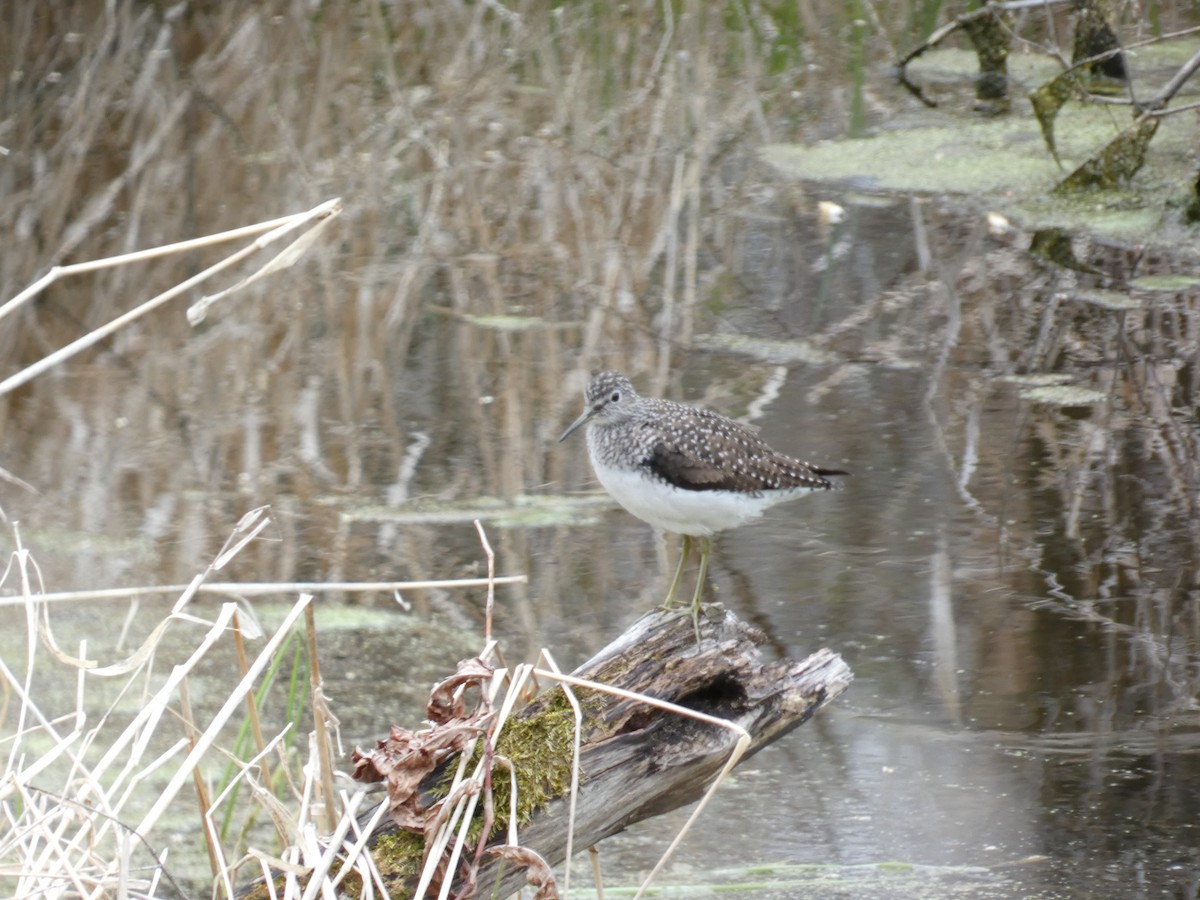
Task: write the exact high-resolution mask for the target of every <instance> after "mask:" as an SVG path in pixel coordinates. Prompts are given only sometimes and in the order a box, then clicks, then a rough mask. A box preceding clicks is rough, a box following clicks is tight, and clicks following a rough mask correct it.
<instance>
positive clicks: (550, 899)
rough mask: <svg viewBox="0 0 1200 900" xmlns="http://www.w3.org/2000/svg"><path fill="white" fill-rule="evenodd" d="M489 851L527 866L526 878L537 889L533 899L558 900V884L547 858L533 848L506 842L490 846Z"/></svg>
mask: <svg viewBox="0 0 1200 900" xmlns="http://www.w3.org/2000/svg"><path fill="white" fill-rule="evenodd" d="M487 853H490V854H494V855H496V856H502V857H504V859H507V860H508V861H509V862H511V863H513V864H514V865H518V866H523V867H524V868H525V878H526V880H527V882H528V884H529V886H530V887H532V888H534V890H535V893H534V895H533V900H558V884H557V883H556V882H555V880H554V873H553V872H551V871H550V866H548V865H547V864H546V860H544V859H543V858H542V857H541V856H540V855H539V854H537V853H535V852H534V851H533V850H530V849H529V848H528V847H514V846H513V845H511V844H504V845H503V846H500V847H489V848H488V849H487Z"/></svg>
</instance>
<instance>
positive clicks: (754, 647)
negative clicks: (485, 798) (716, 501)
mask: <svg viewBox="0 0 1200 900" xmlns="http://www.w3.org/2000/svg"><path fill="white" fill-rule="evenodd" d="M702 625H703V628H702V637H701V640H700V642H699V643H697V641H696V636H695V632H694V630H693V626H692V620H691V617H690V616H688V615H681V614H680V613H679V612H674V611H673V612H662V611H659V612H654V613H651V614H649V615H647V616H644V617H643V618H641V619H639V620H638V621H637V622H635V623H634V624H633V626H631V627H630V628H629V630H628V631H626V632H625V633H624V634H622V635H621V636H620V637H618V638H617V639H616V640H615V641H613V643H611V644H610V645H609V646H607V647H605V648H604V649H603V650H601V651H600V652H599V653H598V654H596V656H594V657H593V658H592V659H590V660H589V661H588V662H586V663H584V664H583V665H582V666H580V667H579V668H578V669H577V670H576V671H575V672H574V673H573V674H574V675H575V677H577V678H580V679H586V680H588V681H594V682H600V683H603V684H606V685H609V686H612V687H617V688H622V689H624V690H626V691H631V692H636V693H640V694H646V695H649V696H651V697H655V698H657V699H660V700H664V701H668V702H671V703H675V704H678V705H680V706H683V707H687V708H689V709H692V710H695V711H698V712H702V713H707V714H708V715H711V716H716V717H719V718H721V719H725V720H728V721H730V722H733V723H736V724H737V725H739V726H741V727H742V728H743V729H745V731H746V732H748V733H749V735H750V738H751V743H750V746H749V749H748V750H747V751H746V754H745V756H743V757H742V759H746V758H748V757H749V756H751V755H753V754H754V753H755V752H757V751H758V750H760V749H762V748H763V747H765V746H766V745H767V744H769V743H771V742H772V741H775V740H777V739H779V738H780V737H782V736H783V735H785V734H787V733H788V732H789V731H791V730H792V729H793V728H796V727H797V726H799V725H802V724H803V723H804V722H805V721H807V720H808V718H809V717H811V716H812V714H813V713H815V712H816V711H817V710H818V709H820V708H821V707H822V706H824V705H825V704H826V703H828V702H830V701H831V700H833V699H834V698H835V697H837V696H838V695H840V694H841V693H842V691H844V690H845V689H846V687H847V686H848V685H849V683H850V681H851V679H852V677H853V676H852V674H851V672H850V669H849V668H848V667H847V666H846V664H845V663H844V662H843V661H842V659H841V657H839V656H838V655H837V654H835V653H833V652H831V651H829V650H819V651H817V652H816V653H814V654H812V655H811V656H809V657H808V658H806V659H804V660H801V661H799V662H796V661H790V660H780V661H776V662H770V661H767V660H764V659H763V655H762V653H761V652H760V648H761V646H762V645H763V643H764V642H765V640H766V638H765V636H764V635H763V634H762V633H761V632H759V631H758V630H757V629H755V628H753V627H752V626H750V625H748V624H746V623H744V622H741V621H740V620H738V619H737V618H736V617H735V616H734V615H733V614H732V613H729V612H727V611H726V610H724V609H723V608H722V607H720V606H711V607H707V608H706V609H705V617H704V618H703V619H702ZM574 692H575V694H576V696H577V697H578V698H579V699H580V700H581V701H582V702H583V705H584V710H585V715H584V723H583V731H582V749H581V753H580V772H581V774H580V784H579V792H578V797H577V800H576V812H575V828H574V843H573V846H574V848H575V849H576V850H582V849H583V848H586V847H588V846H591V845H593V844H595V843H596V842H598V841H600V840H602V839H603V838H605V837H608V836H609V835H612V834H615V833H617V832H619V831H621V830H623V829H624V828H626V827H627V826H629V825H631V824H633V823H635V822H639V821H641V820H643V819H647V818H649V817H651V816H655V815H659V814H662V813H664V812H668V811H670V810H673V809H676V808H678V807H680V806H683V805H685V804H687V803H690V802H692V801H694V800H696V799H698V798H699V797H700V796H701V795H702V794H703V793H704V791H705V790H706V789H707V788H708V787H709V785H710V784H711V783H712V780H713V779H714V778H715V777H716V776H717V774H718V773H719V772H720V770H721V768H722V766H723V765H724V764H725V761H726V760H727V759H728V757H729V755H730V752H731V751H732V750H733V748H734V746H735V744H736V743H737V739H738V738H737V735H736V734H735V733H734V732H732V731H731V730H730V729H728V728H723V727H719V726H716V725H712V724H709V723H704V722H701V721H698V720H695V719H691V718H685V717H682V716H679V715H677V714H674V713H671V712H668V711H664V710H662V709H659V708H655V707H652V706H649V705H647V704H646V703H645V702H642V701H640V700H631V699H625V698H620V697H616V696H614V695H612V694H608V693H604V692H601V691H595V690H588V689H579V688H575V689H574ZM564 701H565V698H564V696H563V694H562V693H561V690H560V689H558V688H554V689H552V690H548V691H545V692H543V694H542V695H541V696H540V697H539V698H538V699H537V700H535V701H534V702H533V703H531V704H530V705H529V706H528V707H526V708H525V709H524V710H522V711H521V712H520V713H519V715H518V720H519V722H520V723H521V729H522V730H521V731H519V732H518V733H522V734H525V735H530V734H537V733H538V731H537V729H538V728H539V727H540V726H541V725H542V724H543V723H544V724H545V727H546V728H547V729H561V728H563V727H564V725H565V727H566V728H567V730H568V732H570V731H571V729H573V723H574V719H573V717H572V716H569V715H567V714H566V709H567V708H566V707H565V706H564ZM537 743H539V744H545V745H547V746H553V747H554V748H556V750H555V751H554V752H555V753H556V754H557V756H558V757H560V758H558V759H554V760H546V759H545V758H544V757H541V758H539V759H540V761H539V762H537V763H528V764H525V766H524V767H525V768H526V769H531V770H536V771H525V772H519V777H520V778H523V779H527V780H530V781H533V782H540V789H541V790H543V791H545V790H546V789H547V787H548V785H549V786H550V790H549V793H550V796H549V798H548V799H546V800H545V801H544V802H541V803H540V804H539V805H538V808H536V809H535V810H532V811H529V814H528V820H527V821H523V822H522V823H521V825H520V843H521V846H522V847H525V848H528V849H531V850H534V851H536V853H538V854H539V855H540V856H541V857H542V858H543V859H545V860H546V861H547V862H548V863H549V864H550V865H551V866H557V865H558V864H560V863H561V862H562V861H563V859H564V857H565V855H566V848H567V809H568V800H567V797H566V791H565V789H564V784H563V779H562V778H561V777H557V776H550V775H547V774H546V771H547V769H548V768H551V767H558V766H560V765H561V764H563V763H565V764H566V765H567V766H568V767H569V763H570V758H569V757H570V749H571V743H570V740H561V739H558V740H550V739H548V738H547V739H542V738H540V737H539V739H538V741H537ZM497 752H504V750H503V748H502V747H499V748H498V749H497ZM563 754H566V759H565V760H564V759H562V758H561V757H562V756H563ZM506 755H508V756H510V757H514V764H515V765H516V766H517V767H518V769H520V768H521V767H522V763H521V762H520V761H518V760H516V759H515V756H516V754H514V753H511V752H510V753H506ZM502 780H503V779H502V777H501V775H500V774H499V771H497V774H496V776H495V778H494V784H495V785H496V786H497V788H499V787H500V786H501V782H502ZM435 782H439V783H442V784H444V778H443V779H439V778H437V777H436V776H431V777H430V778H429V779H427V780H426V784H425V787H426V788H427V791H426V796H427V797H428V798H429V799H431V800H432V799H434V797H435V796H436V791H437V790H438V789H437V788H435V787H434V786H433V785H434V783H435ZM440 790H442V791H444V788H440ZM496 807H497V813H498V814H499V813H501V812H502V811H503V809H504V806H503V804H501V803H499V802H498V803H497V804H496ZM370 816H371V813H370V812H368V813H366V814H365V815H364V816H363V817H362V820H363V821H367V820H368V819H369V818H370ZM396 837H397V834H396V829H395V827H394V826H391V825H388V826H385V827H384V828H382V829H381V830H380V832H379V833H378V834H377V835H376V836H375V838H374V840H375V844H376V852H375V859H376V864H377V865H379V866H380V868H381V871H383V872H384V873H385V877H386V878H387V879H388V881H389V882H390V883H391V887H393V888H395V889H398V890H393V896H397V895H398V894H403V893H407V892H411V890H412V888H413V887H414V886H415V884H416V880H415V878H414V877H413V876H412V875H411V873H412V872H413V871H414V866H413V860H411V859H409V860H398V859H394V858H389V854H391V853H395V852H396V851H400V852H402V853H403V852H410V849H411V848H414V847H415V848H418V849H417V852H418V853H419V846H420V844H419V836H415V835H408V836H407V837H409V838H410V840H409V841H408V842H406V841H396V840H395V838H396ZM497 843H499V842H497ZM380 846H386V847H387V848H388V849H387V851H386V852H383V853H381V852H379V848H380ZM406 848H409V849H406ZM473 855H474V854H473V853H468V854H467V856H468V857H470V856H473ZM524 881H525V872H524V870H522V869H518V868H516V867H514V866H513V865H512V864H511V863H506V862H505V861H504V860H502V859H499V858H497V857H496V856H493V855H491V854H487V855H484V856H483V857H482V861H481V862H480V864H479V868H478V871H477V872H476V873H475V879H474V883H475V884H476V885H478V887H479V894H480V895H483V896H501V897H503V896H507V895H508V894H510V893H512V892H514V891H516V890H518V889H519V888H520V887H522V886H523V884H524ZM461 886H462V885H461V883H460V884H456V886H455V887H456V890H458V889H460V888H461ZM406 889H407V890H406Z"/></svg>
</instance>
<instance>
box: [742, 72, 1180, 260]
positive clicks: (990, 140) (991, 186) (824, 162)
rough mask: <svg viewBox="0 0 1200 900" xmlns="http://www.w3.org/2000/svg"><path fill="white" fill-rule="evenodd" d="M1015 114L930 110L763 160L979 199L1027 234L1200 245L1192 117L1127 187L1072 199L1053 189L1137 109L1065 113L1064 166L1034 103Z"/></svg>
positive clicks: (862, 184) (1159, 138)
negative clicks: (1192, 194) (1187, 220)
mask: <svg viewBox="0 0 1200 900" xmlns="http://www.w3.org/2000/svg"><path fill="white" fill-rule="evenodd" d="M930 55H931V56H933V55H934V54H930ZM1179 99H1181V100H1182V98H1179ZM1185 102H1186V101H1185ZM1015 110H1016V111H1014V112H1013V113H1011V114H1009V115H1006V116H1004V117H999V118H984V117H980V116H979V115H978V114H976V113H973V112H970V111H966V110H963V109H958V110H954V111H949V110H946V111H943V110H937V111H932V112H931V111H922V112H921V113H920V114H919V115H914V116H913V117H911V118H908V119H906V117H900V118H898V119H896V120H894V121H893V122H891V123H890V126H889V130H888V131H886V132H881V133H879V134H876V135H874V136H872V137H868V138H862V139H856V140H839V141H828V142H822V143H820V144H815V145H812V146H800V145H795V144H771V145H768V146H766V147H764V148H763V149H762V151H761V152H762V158H763V159H764V160H765V161H766V162H767V163H769V164H770V165H772V166H773V167H775V168H776V169H777V170H779V171H780V172H782V173H783V174H785V175H788V176H790V177H795V178H801V179H803V180H806V181H816V182H822V183H831V184H838V185H842V186H844V187H847V188H849V189H852V190H859V191H885V192H904V193H907V192H916V193H929V194H962V195H969V196H973V197H976V198H978V199H979V200H980V201H982V202H983V203H985V204H986V205H987V206H988V207H989V208H991V209H994V210H997V211H999V212H1002V213H1004V214H1005V215H1007V216H1008V217H1009V218H1010V219H1012V220H1013V221H1014V222H1015V223H1017V224H1018V225H1020V226H1021V227H1022V228H1025V229H1027V230H1034V229H1040V228H1050V227H1054V228H1063V229H1068V230H1071V231H1074V232H1080V231H1083V232H1088V233H1091V234H1094V235H1096V236H1099V237H1105V238H1110V239H1114V240H1118V241H1122V242H1129V243H1154V244H1172V245H1177V246H1178V245H1180V244H1187V243H1194V242H1195V240H1196V237H1195V233H1194V230H1192V229H1190V228H1188V227H1187V226H1186V225H1184V224H1181V222H1182V216H1181V214H1180V212H1179V210H1180V208H1182V207H1183V206H1184V205H1185V204H1186V202H1187V200H1188V196H1187V190H1188V186H1189V183H1190V182H1191V181H1192V179H1194V178H1195V169H1194V167H1195V141H1196V132H1195V122H1194V119H1193V118H1192V117H1191V116H1189V115H1187V114H1183V115H1176V116H1167V117H1164V118H1163V119H1162V121H1161V125H1160V126H1159V128H1158V130H1157V133H1156V134H1155V136H1154V139H1153V140H1152V141H1151V142H1150V144H1149V148H1148V151H1147V154H1146V160H1145V164H1144V165H1143V166H1142V167H1141V168H1140V169H1139V170H1138V171H1137V173H1136V174H1135V175H1134V177H1133V178H1132V179H1131V180H1130V182H1129V183H1128V184H1127V185H1126V186H1125V187H1123V188H1121V189H1117V190H1095V189H1085V190H1080V191H1077V192H1071V193H1069V194H1068V195H1065V196H1064V195H1062V194H1052V193H1051V192H1052V191H1053V189H1054V187H1055V186H1056V185H1057V184H1058V183H1059V182H1061V181H1062V180H1063V179H1064V178H1066V176H1067V175H1069V174H1070V173H1071V172H1072V171H1073V170H1074V169H1075V168H1076V167H1077V166H1079V165H1081V164H1082V163H1083V162H1085V161H1086V160H1088V159H1089V158H1091V157H1092V156H1094V155H1095V154H1097V153H1099V152H1100V151H1101V150H1102V149H1103V148H1104V147H1105V146H1106V145H1107V144H1108V143H1109V142H1110V141H1112V140H1114V139H1115V138H1116V137H1117V136H1118V135H1119V134H1121V132H1122V131H1123V130H1125V129H1126V128H1128V127H1129V125H1130V123H1131V122H1132V119H1131V116H1130V110H1129V108H1128V107H1112V106H1100V105H1082V104H1079V103H1075V104H1071V105H1069V106H1068V107H1066V108H1064V109H1063V110H1062V112H1061V113H1060V114H1059V117H1058V120H1057V122H1056V125H1055V131H1056V135H1057V145H1058V152H1059V157H1060V159H1061V160H1062V166H1061V167H1060V166H1059V165H1058V164H1057V163H1056V162H1055V160H1054V157H1053V155H1052V154H1051V153H1050V151H1049V149H1048V148H1047V146H1046V144H1045V142H1044V141H1043V139H1042V131H1041V126H1040V125H1039V124H1038V122H1037V119H1036V118H1035V117H1034V116H1033V114H1032V111H1031V109H1030V106H1029V103H1028V102H1027V101H1024V100H1022V102H1020V103H1019V104H1016V106H1015Z"/></svg>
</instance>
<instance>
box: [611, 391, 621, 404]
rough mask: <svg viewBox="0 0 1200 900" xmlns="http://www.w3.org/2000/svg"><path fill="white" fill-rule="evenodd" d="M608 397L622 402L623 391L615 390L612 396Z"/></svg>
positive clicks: (616, 401)
mask: <svg viewBox="0 0 1200 900" xmlns="http://www.w3.org/2000/svg"><path fill="white" fill-rule="evenodd" d="M608 399H609V400H611V401H612V402H613V403H620V402H621V392H620V391H613V392H612V396H611V397H609V398H608Z"/></svg>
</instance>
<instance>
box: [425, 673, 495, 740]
mask: <svg viewBox="0 0 1200 900" xmlns="http://www.w3.org/2000/svg"><path fill="white" fill-rule="evenodd" d="M493 672H495V669H494V668H493V667H492V666H489V665H488V664H487V663H485V662H484V661H483V660H482V659H480V658H479V657H474V658H473V659H464V660H462V661H461V662H459V664H458V671H456V672H455V673H454V674H453V675H451V676H450V677H449V678H443V679H442V680H441V681H439V682H438V683H437V684H435V685H434V686H433V691H432V692H430V694H429V704H428V705H427V706H426V707H425V716H426V718H428V719H429V721H430V722H433V723H434V724H435V725H440V724H442V723H444V722H449V721H451V720H452V719H461V718H463V717H465V716H466V714H467V710H466V704H465V703H464V701H463V696H464V695H465V693H466V692H465V690H464V691H463V692H461V693H459V694H458V695H457V696H455V692H456V691H457V690H458V688H459V687H464V688H465V687H471V686H474V687H477V688H479V689H480V691H482V690H483V686H484V683H485V682H487V681H489V680H491V677H492V673H493Z"/></svg>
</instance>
